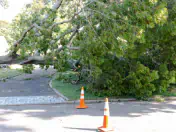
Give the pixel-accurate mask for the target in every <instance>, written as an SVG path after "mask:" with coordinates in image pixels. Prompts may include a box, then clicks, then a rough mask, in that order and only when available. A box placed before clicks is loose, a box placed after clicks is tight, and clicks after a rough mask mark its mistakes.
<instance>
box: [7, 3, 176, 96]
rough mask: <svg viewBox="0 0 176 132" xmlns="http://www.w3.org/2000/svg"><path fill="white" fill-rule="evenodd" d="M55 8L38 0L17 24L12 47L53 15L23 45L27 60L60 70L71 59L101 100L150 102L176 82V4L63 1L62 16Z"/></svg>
mask: <svg viewBox="0 0 176 132" xmlns="http://www.w3.org/2000/svg"><path fill="white" fill-rule="evenodd" d="M51 3H52V2H51ZM51 3H48V4H47V5H46V4H42V3H40V1H34V3H33V4H31V5H30V6H28V7H26V8H25V9H24V10H23V11H22V13H20V14H19V15H18V16H17V17H16V19H15V20H14V21H13V23H12V25H11V26H12V28H11V29H13V30H11V33H10V37H11V39H8V40H9V42H11V43H12V41H14V40H17V39H18V38H19V37H20V36H21V34H22V33H23V31H24V30H25V29H26V28H27V27H29V26H30V25H31V24H32V23H34V22H35V23H36V24H38V25H41V23H42V21H41V20H42V18H44V17H45V13H49V14H50V15H49V17H48V18H47V20H46V22H45V24H43V25H41V26H40V28H39V29H38V30H37V32H35V31H34V30H32V31H30V32H28V34H27V36H26V37H25V39H24V40H23V42H22V44H21V45H20V46H19V51H18V53H19V54H20V55H22V58H23V57H25V56H29V55H33V54H35V52H36V51H37V52H38V54H40V55H42V56H44V57H45V60H46V61H45V62H46V63H45V66H48V65H50V64H51V63H52V64H53V65H54V66H55V68H56V69H58V71H64V70H68V66H69V64H68V60H79V61H80V64H79V70H78V71H77V72H78V73H79V79H83V80H84V81H87V82H88V84H89V90H91V91H92V92H94V93H95V94H98V95H102V94H104V95H107V96H123V95H127V96H129V95H130V96H135V97H136V98H139V99H146V98H148V97H150V96H152V95H153V94H155V93H161V92H165V91H167V90H168V88H169V86H170V84H172V83H175V70H176V2H175V0H124V1H123V2H121V3H118V2H117V1H115V0H86V1H84V0H80V1H77V0H63V2H62V6H61V8H59V9H58V10H57V11H51V10H50V6H51ZM70 18H72V20H71V21H69V22H67V23H64V24H60V25H59V24H58V25H57V24H56V25H55V26H53V27H52V28H51V26H52V25H53V24H54V23H57V22H61V21H63V20H67V19H70ZM75 28H76V30H75ZM70 30H71V31H72V32H69V31H70ZM74 31H77V32H76V33H75V34H76V35H75V34H74V37H73V40H70V37H72V33H73V32H74ZM37 34H38V35H37ZM67 45H72V46H77V47H79V48H80V50H69V48H67ZM59 46H63V49H62V51H60V50H58V47H59Z"/></svg>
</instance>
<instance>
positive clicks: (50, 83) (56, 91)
mask: <svg viewBox="0 0 176 132" xmlns="http://www.w3.org/2000/svg"><path fill="white" fill-rule="evenodd" d="M52 81H53V78H52V79H51V80H50V82H49V86H50V88H51V89H52V90H53V91H54V92H55V93H56V94H57V95H58V96H60V97H61V98H63V99H64V100H65V101H68V100H69V99H68V98H67V97H65V96H64V95H63V94H61V93H60V92H59V91H58V90H56V89H55V88H53V87H52Z"/></svg>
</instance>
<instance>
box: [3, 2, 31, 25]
mask: <svg viewBox="0 0 176 132" xmlns="http://www.w3.org/2000/svg"><path fill="white" fill-rule="evenodd" d="M8 1H9V8H7V9H3V8H2V7H0V20H6V21H9V22H10V21H11V20H12V19H13V18H14V17H15V16H16V15H17V14H18V13H19V12H20V10H21V9H22V7H23V6H24V5H25V4H27V3H30V2H31V1H32V0H8Z"/></svg>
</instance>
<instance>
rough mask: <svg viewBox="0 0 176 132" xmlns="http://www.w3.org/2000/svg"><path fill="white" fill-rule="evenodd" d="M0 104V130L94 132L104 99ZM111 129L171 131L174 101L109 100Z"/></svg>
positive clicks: (175, 112) (175, 109)
mask: <svg viewBox="0 0 176 132" xmlns="http://www.w3.org/2000/svg"><path fill="white" fill-rule="evenodd" d="M75 105H76V104H74V105H73V104H70V105H69V104H62V105H61V104H60V105H31V106H6V107H2V106H1V107H0V115H1V116H0V132H95V131H96V129H97V127H99V126H101V125H102V120H103V108H104V103H97V104H88V106H89V108H88V109H75ZM110 112H111V113H110V115H111V117H110V120H109V123H110V125H112V126H113V127H114V128H115V132H175V131H176V125H175V123H176V101H172V102H164V103H147V102H125V103H110Z"/></svg>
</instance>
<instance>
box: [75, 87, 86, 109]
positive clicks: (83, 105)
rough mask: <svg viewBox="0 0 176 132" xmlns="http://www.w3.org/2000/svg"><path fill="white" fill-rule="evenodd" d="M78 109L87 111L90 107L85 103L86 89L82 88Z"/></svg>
mask: <svg viewBox="0 0 176 132" xmlns="http://www.w3.org/2000/svg"><path fill="white" fill-rule="evenodd" d="M76 108H77V109H86V108H88V106H87V105H86V104H85V103H84V87H82V88H81V96H80V105H79V106H76Z"/></svg>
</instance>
